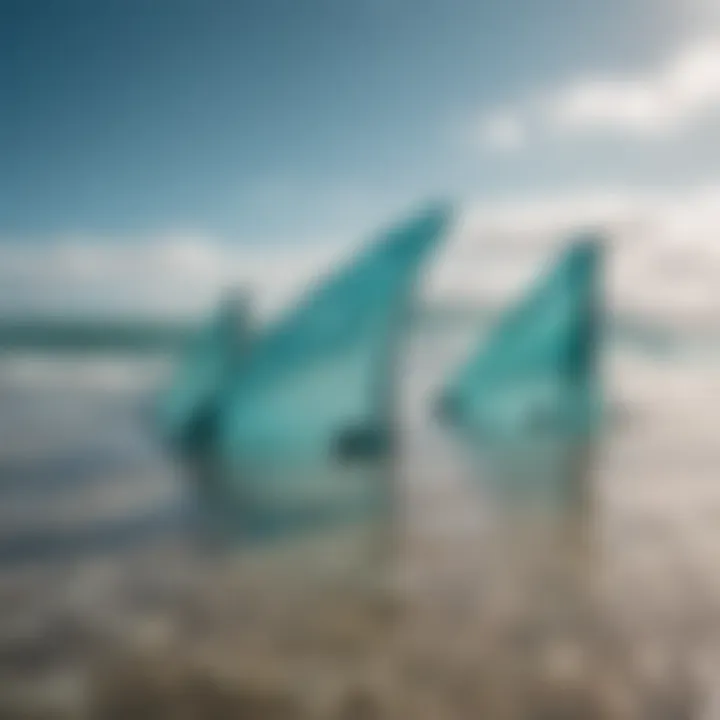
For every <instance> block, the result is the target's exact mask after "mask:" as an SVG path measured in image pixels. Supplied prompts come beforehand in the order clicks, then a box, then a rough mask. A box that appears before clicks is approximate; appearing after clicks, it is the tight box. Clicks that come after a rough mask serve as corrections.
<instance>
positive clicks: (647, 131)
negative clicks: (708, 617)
mask: <svg viewBox="0 0 720 720" xmlns="http://www.w3.org/2000/svg"><path fill="white" fill-rule="evenodd" d="M716 111H720V36H718V37H709V38H706V39H704V40H698V41H696V42H694V43H692V44H690V45H688V46H686V47H684V48H681V49H680V50H679V51H678V52H677V53H676V54H675V55H674V56H672V57H671V58H669V59H668V60H667V61H665V62H664V63H662V64H660V65H659V66H658V67H657V68H655V69H654V70H650V71H646V72H643V73H635V74H628V75H614V76H612V75H603V74H597V75H594V76H590V77H581V78H578V79H576V80H575V81H573V82H570V83H568V84H567V85H564V86H561V87H558V88H555V89H549V90H547V91H546V92H544V93H543V94H542V95H538V96H536V97H529V98H523V99H522V100H521V101H520V102H519V103H518V104H517V106H516V107H515V108H510V109H506V110H504V111H502V112H499V113H493V114H490V115H487V116H485V117H483V118H481V120H480V124H479V138H480V141H481V144H482V145H483V146H484V147H486V148H494V149H517V148H518V147H520V146H521V145H523V144H525V143H526V141H527V140H528V129H529V128H533V129H538V130H541V131H544V132H560V133H563V134H565V133H572V134H587V133H598V132H605V133H606V132H614V133H621V134H626V135H631V136H634V137H637V138H645V139H659V138H664V137H667V136H668V134H670V133H672V132H674V131H678V130H681V129H683V128H685V127H687V126H688V125H690V124H692V123H693V122H695V121H697V120H699V119H702V118H703V117H706V116H708V115H709V114H712V113H713V112H716ZM476 138H477V136H476Z"/></svg>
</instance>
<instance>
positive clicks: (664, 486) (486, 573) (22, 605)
mask: <svg viewBox="0 0 720 720" xmlns="http://www.w3.org/2000/svg"><path fill="white" fill-rule="evenodd" d="M474 340H475V333H474V328H472V327H467V328H461V329H458V330H456V331H452V332H450V331H448V330H445V331H444V336H443V342H442V343H440V342H438V340H437V336H436V335H433V333H429V332H426V333H418V334H417V335H416V337H415V338H414V339H413V341H412V344H411V348H410V350H411V351H410V352H409V353H408V361H407V363H406V366H405V367H404V368H403V371H402V373H401V377H402V379H403V380H402V416H403V423H402V426H401V427H402V433H403V438H402V450H401V455H400V457H399V459H398V461H397V467H396V473H397V483H398V485H397V487H398V496H399V502H398V510H399V514H398V518H397V524H396V526H395V527H394V528H391V530H392V532H391V533H389V534H388V536H387V537H386V538H384V540H383V542H384V543H385V544H384V545H383V549H384V552H383V553H381V554H380V555H379V556H378V555H376V556H373V557H374V558H375V561H374V562H375V563H376V564H375V565H372V563H371V564H370V565H367V566H363V567H364V570H367V571H368V572H367V574H363V572H360V571H358V572H357V573H353V572H350V573H345V575H346V576H349V577H351V578H353V577H354V580H355V581H356V582H355V584H354V585H350V586H348V585H344V586H338V587H332V588H331V587H328V586H327V585H324V586H321V585H319V584H317V583H315V580H314V578H313V576H312V573H310V572H309V571H308V568H310V567H311V566H313V565H317V566H319V565H320V561H319V558H320V557H322V562H323V563H325V564H326V565H327V566H329V567H334V568H336V569H337V568H338V567H339V568H345V569H347V567H349V566H350V564H351V560H350V559H351V558H352V562H355V561H356V560H357V557H355V556H354V555H353V553H356V554H358V553H357V551H358V548H364V547H366V546H365V545H363V543H366V541H367V537H364V535H363V531H362V528H353V529H349V530H348V531H347V532H345V533H339V534H335V535H334V536H333V537H332V539H325V540H322V541H321V542H319V543H315V544H314V545H313V544H304V543H295V544H294V545H293V547H292V548H291V549H290V550H286V549H284V548H283V547H282V546H274V547H272V548H268V549H267V550H266V551H265V552H263V551H262V550H256V551H254V553H253V554H251V555H247V554H244V555H240V556H238V555H237V554H230V555H228V556H222V557H221V556H217V555H212V554H210V555H208V554H207V553H203V552H200V551H198V549H197V547H196V545H195V544H194V543H193V538H192V535H191V534H190V533H189V532H188V525H187V515H186V514H185V510H186V508H187V496H186V494H185V492H184V489H183V488H184V485H183V483H182V481H181V478H180V477H179V469H178V468H177V467H176V465H175V464H174V462H173V460H172V458H170V457H168V456H167V455H166V454H165V453H164V452H163V450H162V449H161V448H159V447H158V446H157V445H156V444H155V442H154V440H153V438H152V435H151V433H150V432H149V431H148V429H147V427H146V426H145V425H144V422H145V420H144V418H143V414H142V412H141V410H142V408H143V406H144V401H145V398H146V397H147V393H148V392H149V391H151V390H152V388H154V387H155V386H156V383H157V381H158V379H159V378H161V377H163V373H164V372H165V368H164V367H163V366H162V365H161V364H157V365H156V364H149V363H139V362H125V363H121V362H115V363H113V362H107V361H104V362H103V363H87V362H86V364H85V366H84V367H83V368H78V367H73V366H72V364H71V363H69V362H67V361H64V362H63V363H51V362H33V363H28V362H27V361H26V360H22V361H21V360H18V359H15V360H12V359H8V360H5V361H3V363H2V367H0V398H1V403H2V404H1V405H0V428H2V433H0V497H1V498H2V502H0V566H1V569H0V610H1V612H0V684H1V685H2V690H3V692H0V698H2V699H3V702H5V703H6V705H7V706H8V708H10V709H9V710H8V712H9V713H10V714H9V715H8V717H22V714H20V713H21V708H25V709H24V710H22V712H25V711H27V712H28V713H29V712H30V710H29V708H31V707H34V708H35V710H34V711H33V712H37V713H40V712H41V711H43V709H48V708H50V709H53V708H54V709H55V710H57V711H58V712H59V711H63V712H65V714H66V716H68V717H83V716H84V717H106V716H107V717H111V716H112V717H142V716H143V715H141V714H139V713H141V712H146V713H149V714H146V715H145V716H147V717H180V711H179V710H177V709H176V710H172V709H167V708H170V707H171V706H172V703H173V702H180V704H181V705H182V706H183V707H184V708H185V710H186V716H189V717H195V716H197V717H214V716H217V717H225V716H227V715H222V714H215V715H213V713H215V711H214V710H213V711H212V712H210V711H209V710H208V709H207V708H208V707H210V705H211V704H212V703H213V702H216V703H219V702H220V700H218V699H217V698H215V699H213V697H211V696H212V691H211V690H210V689H208V687H207V685H208V683H209V685H210V687H214V688H215V692H216V695H218V697H219V696H220V695H222V696H223V697H224V698H225V700H223V701H222V702H226V703H229V704H230V705H229V706H228V707H230V706H232V703H237V705H236V706H232V707H237V712H235V711H234V710H232V711H230V712H231V714H230V715H229V716H231V717H234V716H237V717H243V715H241V714H240V713H241V712H245V713H248V712H251V711H250V710H248V709H247V708H248V707H250V708H254V710H253V711H252V712H254V714H251V715H246V716H252V717H303V716H313V717H411V716H412V717H433V718H444V717H448V718H454V717H462V718H466V717H469V716H472V715H475V716H478V715H477V713H480V714H481V715H482V716H483V717H488V718H493V717H497V718H505V717H508V718H509V717H518V718H521V717H522V718H524V717H528V718H529V717H540V715H537V714H533V713H534V712H536V711H537V712H540V711H539V709H538V708H541V707H545V705H547V706H548V707H549V708H550V707H551V706H552V707H556V706H557V707H556V712H555V711H553V710H552V709H549V710H547V712H548V713H550V712H555V714H554V715H542V716H541V717H572V718H575V717H577V718H585V717H631V718H634V717H638V718H645V717H647V718H651V717H652V718H657V717H673V718H675V717H715V715H712V712H713V710H712V708H711V705H712V703H713V702H715V701H714V699H713V697H714V696H713V693H714V690H713V688H714V686H716V685H718V681H720V581H719V580H718V579H717V578H718V577H720V574H718V573H717V566H718V564H719V561H720V523H718V522H717V521H718V519H720V483H719V482H718V477H720V449H718V446H717V444H716V442H715V440H714V438H715V436H716V433H717V430H716V427H717V411H716V410H715V407H714V398H716V397H718V395H717V394H716V391H717V390H718V389H720V363H718V364H717V366H716V365H715V363H714V361H713V360H712V359H711V358H706V359H702V358H697V357H693V358H691V359H689V360H687V361H684V360H682V358H678V357H674V358H672V359H669V358H667V357H653V356H651V355H649V354H633V353H630V352H627V351H624V350H622V349H621V348H617V349H615V350H613V351H612V353H611V355H610V357H609V359H608V367H607V377H608V393H609V394H610V396H611V397H612V398H614V400H615V401H616V402H617V403H620V404H621V405H622V407H623V410H624V413H623V421H622V424H618V425H616V426H615V427H613V428H611V429H610V430H609V431H608V432H607V434H606V437H605V438H603V441H602V443H601V444H600V445H599V447H598V448H597V449H596V459H595V462H594V464H593V465H592V466H591V467H590V468H589V469H588V472H587V474H586V477H585V481H586V483H587V488H588V498H589V499H588V503H587V505H585V506H583V507H582V508H579V509H578V513H577V517H574V518H572V520H573V522H571V523H569V524H568V527H563V528H562V532H560V531H559V527H558V525H557V524H555V525H553V524H552V523H550V524H548V523H546V524H545V526H544V527H542V528H541V527H539V526H538V527H532V526H531V524H530V523H528V522H527V519H526V522H525V523H524V524H523V525H522V527H521V526H519V525H518V524H517V522H515V524H513V523H512V522H510V521H508V522H499V520H500V519H501V518H499V517H498V515H497V513H494V512H493V511H492V503H491V501H490V498H489V496H488V493H487V490H486V489H485V488H484V486H483V484H482V482H478V471H477V469H476V468H475V467H474V465H473V462H472V459H471V458H470V457H469V456H468V454H467V453H466V452H465V451H464V450H463V449H462V448H461V447H460V446H459V445H458V444H457V443H456V442H455V441H453V440H452V439H451V438H449V437H448V436H446V435H445V434H444V433H442V432H440V431H439V430H438V428H437V427H436V426H435V425H434V423H433V421H432V420H431V419H430V418H429V417H428V413H427V408H428V404H429V400H430V398H431V397H432V394H433V392H434V389H435V388H436V387H437V384H438V382H440V381H441V380H442V378H443V377H445V376H446V374H447V372H448V371H449V370H450V369H451V368H453V367H454V365H455V363H456V362H457V360H458V359H459V358H461V357H462V356H463V354H464V352H465V349H466V348H467V347H468V345H469V344H470V343H471V342H473V341H474ZM540 533H542V534H540ZM545 541H548V543H549V544H543V543H545ZM511 550H512V551H513V552H514V554H512V553H511ZM531 551H532V552H531ZM362 554H363V553H362V552H360V553H359V554H358V557H359V556H360V555H362ZM510 559H513V560H515V561H516V562H515V564H511V563H510ZM353 567H355V566H353ZM357 567H360V566H359V565H358V566H357ZM528 568H532V572H531V571H530V570H529V569H528ZM510 569H514V572H510ZM218 677H220V678H224V679H223V680H222V682H220V681H218V679H217V678H218ZM198 678H200V679H198ZM208 678H210V680H208ZM213 678H214V679H213ZM194 683H195V684H194ZM198 683H199V684H200V685H202V686H203V687H204V688H205V689H204V690H203V691H202V692H201V690H198V689H197V688H196V691H194V692H195V695H194V696H193V698H195V699H192V698H190V695H188V693H190V690H188V688H191V687H195V685H197V684H198ZM203 683H205V685H203ZM223 683H224V684H223ZM140 686H142V687H146V686H152V687H153V688H154V689H153V690H152V692H151V690H149V689H147V687H146V690H147V692H146V694H147V695H148V698H146V701H147V703H149V704H148V706H147V707H148V708H151V709H149V710H145V711H143V710H142V709H141V710H138V709H137V708H136V709H135V710H134V711H133V710H132V709H130V710H128V709H126V710H125V712H126V714H125V715H123V714H119V715H117V714H116V715H112V714H111V713H110V710H109V709H108V707H109V706H110V705H112V704H113V703H115V704H118V703H120V698H121V697H123V696H125V697H127V696H128V695H138V696H140V695H142V693H141V692H140V691H139V690H137V689H136V690H132V689H131V690H128V687H134V688H139V687H140ZM220 686H222V687H223V688H225V690H222V692H221V690H220V689H219V688H220ZM226 686H227V687H226ZM98 688H100V690H99V691H98V692H93V689H95V690H97V689H98ZM158 688H160V689H158ZM162 688H164V690H163V689H162ZM98 693H99V695H98ZM153 693H154V694H153ZM163 693H165V696H169V695H173V693H174V694H175V695H177V698H179V697H180V696H182V697H184V699H182V698H181V700H177V698H176V700H174V701H171V700H168V699H167V697H166V699H165V700H161V699H158V696H159V695H162V694H163ZM183 693H185V695H183ZM203 693H204V694H203ZM223 693H225V695H223ZM95 695H97V696H98V697H100V699H99V700H97V703H98V704H95V705H92V706H91V707H89V706H88V703H89V702H90V699H89V698H91V697H94V696H95ZM150 695H152V696H153V697H154V698H155V700H152V701H151V699H150ZM200 696H202V697H203V698H205V700H203V701H202V702H205V703H206V706H205V714H204V715H203V711H202V710H197V709H196V710H192V711H191V710H190V709H188V708H190V707H191V706H192V707H195V705H193V703H198V702H201V701H199V700H197V698H198V697H200ZM226 696H227V697H226ZM233 698H234V699H233ZM152 702H157V703H162V702H165V703H166V705H167V707H166V708H165V709H164V710H162V712H161V711H160V710H157V708H156V709H155V710H153V709H152V707H153V706H152ZM168 703H169V704H168ZM243 703H245V704H244V705H243ZM253 703H255V704H254V705H253ZM523 703H524V704H523ZM553 703H555V705H553ZM558 703H559V704H558ZM573 703H574V704H573ZM673 703H675V704H676V705H677V706H678V708H676V710H674V711H672V707H673ZM693 703H699V705H697V707H695V706H694V705H693ZM561 705H562V707H563V708H565V710H562V708H561V709H557V708H559V707H560V706H561ZM660 706H662V707H663V708H665V710H663V712H671V711H672V712H674V714H669V715H660V714H658V713H659V710H657V707H660ZM158 707H159V706H158ZM163 707H165V706H163ZM173 707H176V706H173ZM243 708H244V709H243ZM529 708H534V710H531V709H529ZM578 708H580V709H578ZM592 708H600V709H598V710H594V709H592ZM653 708H655V709H653ZM0 709H1V708H0ZM703 709H704V710H703ZM701 711H703V712H705V713H706V714H705V715H702V714H701ZM192 712H195V713H196V714H195V715H193V714H192ZM217 712H218V713H220V711H219V710H218V711H217ZM273 712H275V713H276V714H275V715H273V714H272V713H273ZM353 712H354V713H356V714H355V715H353V714H352V713H353ZM363 712H364V713H365V714H364V715H363V714H362V713H363ZM561 712H565V714H564V715H562V714H559V713H561ZM13 713H16V714H15V715H14V714H13ZM83 713H85V714H84V715H83ZM133 713H134V714H133ZM162 713H165V714H162ZM278 713H280V714H278ZM303 713H305V715H303ZM323 713H324V714H323ZM343 713H347V714H343ZM372 713H374V714H372ZM602 713H604V714H602ZM683 713H685V714H683ZM28 716H30V715H28Z"/></svg>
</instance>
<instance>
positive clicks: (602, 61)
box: [0, 0, 720, 241]
mask: <svg viewBox="0 0 720 720" xmlns="http://www.w3.org/2000/svg"><path fill="white" fill-rule="evenodd" d="M0 8H2V15H1V16H0V17H1V19H2V21H1V22H0V87H2V107H1V114H0V157H2V158H3V161H2V164H1V165H0V203H1V205H0V236H4V237H13V238H17V237H28V238H29V237H46V236H56V235H58V234H70V233H83V234H90V233H95V234H98V235H123V234H128V233H137V232H143V233H146V232H153V231H156V230H166V229H167V228H170V227H172V228H176V227H181V228H193V229H198V228H199V229H202V230H204V231H208V232H212V233H215V234H221V235H223V236H226V237H229V238H234V239H237V240H239V241H242V240H243V239H258V240H262V239H264V238H272V237H275V236H283V237H284V236H287V235H289V234H291V233H292V231H293V230H296V231H298V232H299V231H300V230H304V231H307V232H308V233H309V234H312V233H313V232H319V233H323V232H324V231H327V232H333V231H335V229H336V227H337V226H339V225H340V223H342V222H348V223H349V222H355V223H357V224H362V223H363V222H364V218H365V217H366V216H367V217H368V221H369V219H370V217H371V216H372V217H374V216H375V215H377V216H378V217H382V216H384V215H386V214H387V213H388V212H389V211H392V210H393V209H394V208H395V207H403V206H404V205H407V204H408V203H410V202H413V201H414V200H415V199H418V200H419V199H422V198H423V197H425V196H427V195H430V194H443V195H446V194H451V195H453V196H455V195H461V196H467V195H472V196H473V197H480V198H493V197H497V196H503V197H507V196H513V195H516V194H522V195H527V194H532V193H533V192H534V191H535V190H536V189H540V190H544V191H547V190H548V189H554V188H557V189H562V188H564V187H577V186H578V185H583V186H588V187H593V186H597V185H603V184H608V183H617V182H624V183H626V182H628V183H634V184H636V183H654V184H657V183H660V184H663V183H674V182H677V181H678V180H680V181H690V180H693V179H695V178H698V179H702V178H703V177H705V176H707V175H708V174H709V173H711V172H712V171H713V170H714V167H715V166H716V165H717V162H718V160H720V148H719V147H718V144H717V143H715V144H713V143H710V142H707V143H703V142H702V139H703V138H702V129H701V131H700V137H699V138H695V139H694V141H693V142H691V143H688V142H682V139H681V141H680V142H671V143H666V145H665V146H664V147H662V148H661V149H660V152H658V147H657V145H655V146H653V145H650V146H648V145H647V144H646V143H638V142H637V141H636V140H637V139H636V138H630V139H627V138H623V137H620V138H617V137H611V138H604V139H601V140H597V139H595V140H593V141H591V142H588V141H577V140H575V139H566V140H565V141H562V142H561V141H560V140H558V139H557V138H552V139H547V138H546V139H545V140H544V141H543V142H535V143H528V145H527V147H525V148H524V149H523V151H522V152H512V153H508V152H504V153H497V152H495V153H493V152H487V151H484V150H486V149H484V148H482V147H478V146H477V144H476V143H475V142H473V137H472V132H473V127H474V126H476V125H477V124H478V123H480V122H481V120H482V118H483V116H484V114H486V113H492V112H494V111H495V108H502V107H505V106H508V105H512V104H513V103H515V102H517V101H518V100H523V99H525V98H527V97H530V96H532V95H533V94H534V93H543V92H549V91H550V90H552V89H553V88H556V87H559V86H562V85H563V84H564V83H570V82H572V81H573V80H574V79H575V78H582V77H584V76H590V75H592V74H593V73H605V74H624V73H632V72H643V71H644V70H645V69H646V68H652V67H654V66H655V65H656V64H657V63H659V62H662V60H663V58H664V57H665V55H666V54H668V53H670V52H673V51H674V50H675V48H676V47H678V46H681V45H682V44H683V42H685V41H686V40H688V38H692V37H694V34H696V33H697V30H698V27H697V24H696V22H695V18H694V17H693V16H692V15H691V14H689V13H680V12H678V11H677V9H676V8H673V7H672V5H671V2H670V0H603V2H589V1H588V2H583V1H580V2H578V1H570V0H491V1H489V2H477V1H472V0H354V1H353V2H350V1H349V0H252V1H251V0H234V1H231V0H103V2H97V1H96V0H45V1H44V2H43V1H41V0H1V1H0ZM323 217H325V219H323Z"/></svg>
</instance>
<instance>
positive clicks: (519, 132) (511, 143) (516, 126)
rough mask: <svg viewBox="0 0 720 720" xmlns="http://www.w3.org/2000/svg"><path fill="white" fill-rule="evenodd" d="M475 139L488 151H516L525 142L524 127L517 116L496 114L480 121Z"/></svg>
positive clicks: (504, 113) (506, 113) (502, 113)
mask: <svg viewBox="0 0 720 720" xmlns="http://www.w3.org/2000/svg"><path fill="white" fill-rule="evenodd" d="M477 139H478V141H479V143H480V144H481V145H482V146H483V147H485V148H487V149H488V150H497V151H511V150H518V149H519V148H521V147H522V146H523V144H524V142H525V127H524V125H523V123H522V121H521V119H520V118H519V117H518V116H517V115H515V114H513V113H511V112H496V113H494V114H492V115H489V116H488V117H486V118H484V119H483V120H482V122H481V123H480V127H479V128H478V132H477Z"/></svg>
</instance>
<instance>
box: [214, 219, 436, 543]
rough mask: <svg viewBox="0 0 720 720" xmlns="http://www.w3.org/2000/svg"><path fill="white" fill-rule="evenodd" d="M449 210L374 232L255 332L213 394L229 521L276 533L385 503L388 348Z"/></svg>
mask: <svg viewBox="0 0 720 720" xmlns="http://www.w3.org/2000/svg"><path fill="white" fill-rule="evenodd" d="M449 221H450V210H449V208H446V207H444V206H438V207H433V208H431V209H429V210H427V211H426V212H423V213H422V214H421V215H420V216H418V217H415V218H413V219H412V220H410V221H409V222H406V223H404V224H402V225H400V226H398V227H395V228H393V229H391V230H390V231H388V232H386V233H385V234H384V235H383V236H382V237H381V238H380V239H379V240H378V241H377V242H375V243H373V244H372V245H371V246H370V247H369V248H366V249H365V250H364V251H363V252H361V253H360V254H359V255H358V256H357V257H355V258H354V259H353V260H352V261H351V262H349V263H348V264H347V265H346V266H345V267H343V268H341V269H339V270H338V271H336V272H335V273H333V274H331V275H330V276H329V277H326V278H325V279H323V280H321V281H320V282H319V283H318V285H317V286H316V287H315V288H314V289H312V290H311V291H310V292H309V294H308V295H307V296H306V297H305V298H304V300H302V301H301V302H299V303H298V304H297V305H296V306H295V307H294V308H293V309H292V310H291V311H290V312H289V313H288V314H287V315H285V316H284V317H282V318H281V319H280V320H279V321H277V322H276V323H274V324H273V325H272V326H271V327H269V328H267V330H266V331H265V332H264V333H262V334H261V335H260V336H259V337H257V338H256V339H255V340H254V342H253V345H252V348H251V350H250V352H249V353H247V355H246V356H245V357H244V358H243V361H242V362H241V364H240V365H239V366H238V368H237V371H236V372H235V374H234V379H233V382H232V383H230V384H229V386H228V388H227V391H226V393H225V396H224V399H223V409H222V414H221V418H220V423H219V436H218V443H219V444H218V452H219V455H220V457H221V458H222V463H223V467H224V478H223V481H224V485H225V491H226V493H227V497H228V498H231V497H232V498H233V500H234V502H233V503H232V505H233V513H234V517H235V524H236V526H237V527H238V529H240V530H241V531H242V532H245V533H246V534H250V535H252V534H255V533H260V534H263V535H267V533H281V534H284V533H287V532H289V531H290V530H291V529H292V528H295V529H298V528H300V527H303V528H307V529H310V528H313V527H319V526H321V525H323V524H325V523H327V521H332V520H340V519H343V518H350V517H358V516H365V515H366V514H367V513H368V512H371V513H372V511H373V510H378V511H381V514H382V511H383V510H384V509H387V508H388V507H389V506H390V504H391V497H392V492H393V490H392V483H391V482H390V479H389V476H388V471H389V467H390V464H391V459H392V454H393V430H394V423H395V417H394V415H395V384H396V383H395V372H396V367H397V353H398V350H399V343H400V341H401V339H402V337H401V336H402V333H403V330H404V329H405V328H406V325H407V323H408V321H409V317H408V315H409V311H410V309H411V301H412V298H413V291H414V288H415V284H416V279H417V276H418V272H419V270H420V267H421V264H422V262H423V260H424V259H425V258H426V257H427V256H428V254H429V253H430V252H431V251H432V250H433V249H434V248H435V247H436V245H437V244H438V242H439V241H440V240H441V238H442V237H443V235H444V234H445V232H446V230H447V228H448V225H449Z"/></svg>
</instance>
